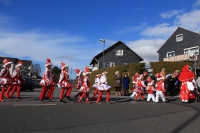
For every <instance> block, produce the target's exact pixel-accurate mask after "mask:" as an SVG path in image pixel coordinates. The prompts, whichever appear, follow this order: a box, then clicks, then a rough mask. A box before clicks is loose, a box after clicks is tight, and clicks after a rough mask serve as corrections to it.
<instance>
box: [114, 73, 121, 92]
mask: <svg viewBox="0 0 200 133" xmlns="http://www.w3.org/2000/svg"><path fill="white" fill-rule="evenodd" d="M121 78H122V76H121V74H120V73H119V71H116V72H115V81H114V88H115V91H116V96H121V87H122V83H121V82H122V81H121Z"/></svg>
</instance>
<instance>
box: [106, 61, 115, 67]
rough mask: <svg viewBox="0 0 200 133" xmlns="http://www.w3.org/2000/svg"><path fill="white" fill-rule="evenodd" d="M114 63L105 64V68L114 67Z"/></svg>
mask: <svg viewBox="0 0 200 133" xmlns="http://www.w3.org/2000/svg"><path fill="white" fill-rule="evenodd" d="M114 66H115V63H114V62H107V63H106V67H114Z"/></svg>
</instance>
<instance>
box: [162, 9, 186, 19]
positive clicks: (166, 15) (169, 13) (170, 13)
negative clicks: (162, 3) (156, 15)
mask: <svg viewBox="0 0 200 133" xmlns="http://www.w3.org/2000/svg"><path fill="white" fill-rule="evenodd" d="M180 13H182V10H170V11H166V12H163V13H161V14H160V16H161V17H162V18H164V19H167V18H171V17H173V16H176V15H178V14H180Z"/></svg>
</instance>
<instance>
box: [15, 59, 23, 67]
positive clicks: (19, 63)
mask: <svg viewBox="0 0 200 133" xmlns="http://www.w3.org/2000/svg"><path fill="white" fill-rule="evenodd" d="M22 65H23V62H22V61H21V60H20V61H18V64H17V65H16V66H15V68H17V67H21V66H22Z"/></svg>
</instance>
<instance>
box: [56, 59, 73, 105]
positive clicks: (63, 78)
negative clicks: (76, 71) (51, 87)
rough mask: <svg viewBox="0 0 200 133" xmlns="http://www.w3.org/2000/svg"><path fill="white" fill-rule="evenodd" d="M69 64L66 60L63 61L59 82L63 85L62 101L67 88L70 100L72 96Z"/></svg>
mask: <svg viewBox="0 0 200 133" xmlns="http://www.w3.org/2000/svg"><path fill="white" fill-rule="evenodd" d="M68 67H69V66H68V65H66V64H65V63H64V62H61V73H60V79H59V82H58V85H59V87H61V91H60V102H64V101H63V96H64V94H65V93H64V92H65V90H66V94H67V98H68V100H69V98H70V93H71V90H72V85H71V83H70V81H69V74H68Z"/></svg>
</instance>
